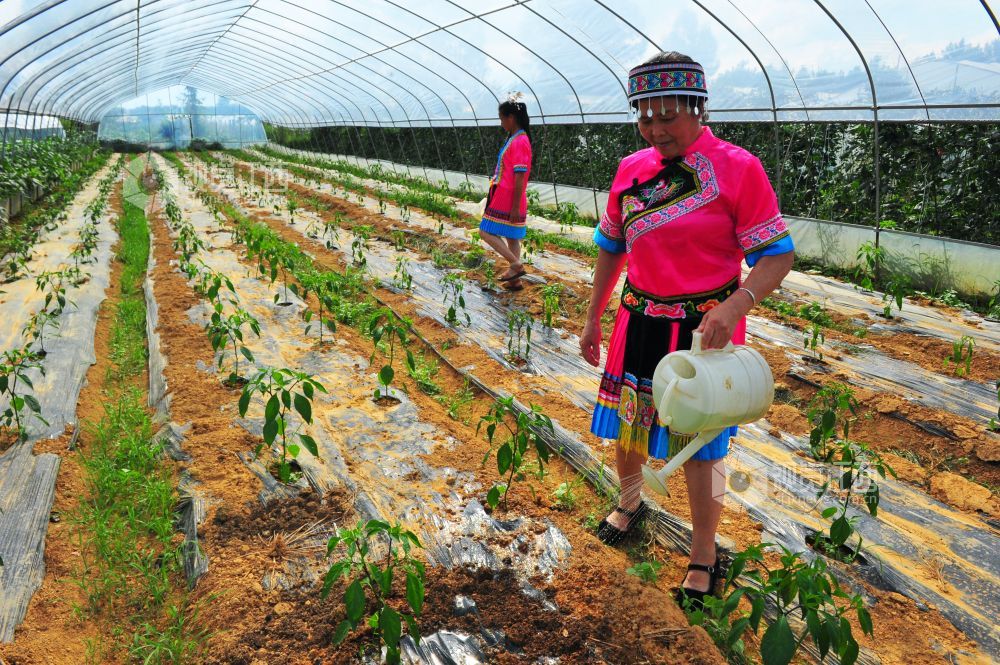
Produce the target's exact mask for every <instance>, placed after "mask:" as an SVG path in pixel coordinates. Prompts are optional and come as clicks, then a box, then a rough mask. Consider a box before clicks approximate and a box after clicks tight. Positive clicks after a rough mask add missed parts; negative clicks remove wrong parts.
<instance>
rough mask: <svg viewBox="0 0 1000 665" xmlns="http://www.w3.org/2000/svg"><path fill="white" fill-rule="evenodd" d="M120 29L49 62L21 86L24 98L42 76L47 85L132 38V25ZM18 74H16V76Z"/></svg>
mask: <svg viewBox="0 0 1000 665" xmlns="http://www.w3.org/2000/svg"><path fill="white" fill-rule="evenodd" d="M118 29H124V31H123V33H122V34H120V35H116V36H115V37H111V38H108V39H106V40H104V41H102V42H98V43H96V44H91V45H89V46H87V47H86V48H83V49H78V50H76V51H74V52H72V53H68V54H65V55H62V56H61V57H60V58H59V59H58V60H57V61H56V62H54V63H48V64H47V65H46V68H45V70H43V71H42V72H41V73H40V74H39V75H37V76H35V77H33V78H32V79H31V80H30V81H29V82H28V83H27V84H25V85H22V86H20V88H19V90H18V93H19V94H21V96H22V99H23V96H24V94H26V90H27V89H29V88H30V87H31V86H33V85H35V84H36V83H37V81H38V80H39V79H40V78H44V77H46V76H47V75H48V81H46V83H45V84H43V85H47V84H48V83H50V82H52V81H55V80H57V79H58V78H59V77H62V76H65V75H67V74H68V73H69V72H70V71H72V70H73V69H74V68H76V67H79V66H81V65H84V64H88V60H89V59H90V58H92V57H94V56H96V55H100V54H102V53H105V52H107V51H110V50H113V49H115V48H118V47H119V46H121V45H122V43H120V42H117V41H116V40H122V39H130V37H131V28H130V26H128V24H123V25H122V26H119V28H116V30H118ZM83 36H84V35H83V34H81V35H78V36H76V37H74V38H73V40H75V39H79V38H82V37H83ZM203 36H204V35H203V34H192V35H189V36H187V37H185V38H184V39H182V40H179V41H178V42H175V43H174V44H172V45H171V46H176V44H180V43H186V42H188V41H189V40H193V39H201V38H203ZM73 40H70V41H73ZM109 42H111V43H109ZM64 45H65V43H62V44H57V45H55V46H52V47H50V48H49V49H48V50H46V51H45V52H44V53H43V54H41V55H40V56H39V57H37V58H35V59H34V60H32V61H31V62H30V63H29V65H30V64H33V63H34V62H37V61H38V60H39V59H41V58H42V57H45V56H46V55H48V54H49V53H50V52H52V51H53V50H55V49H58V48H62V47H63V46H64ZM157 47H159V45H157V46H156V47H154V48H157ZM95 49H97V50H96V51H95V52H93V53H90V52H91V51H94V50H95ZM131 57H132V56H131V55H123V56H120V57H118V58H117V59H115V60H112V61H110V62H108V63H104V64H110V65H112V66H114V65H117V63H118V62H119V61H121V60H122V59H123V58H129V59H130V58H131ZM63 64H66V65H67V66H66V67H64V68H58V67H57V66H61V65H63ZM22 70H23V67H22ZM22 70H19V71H18V72H17V74H19V73H20V71H22ZM17 74H15V76H16V75H17Z"/></svg>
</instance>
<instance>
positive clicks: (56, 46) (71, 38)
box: [0, 0, 231, 93]
mask: <svg viewBox="0 0 1000 665" xmlns="http://www.w3.org/2000/svg"><path fill="white" fill-rule="evenodd" d="M165 1H166V0H147V4H146V7H147V8H149V7H150V6H152V5H154V4H156V3H158V2H165ZM64 2H67V0H59V1H58V2H57V3H56V4H53V5H49V6H47V7H46V8H45V11H48V10H50V9H53V8H55V7H57V6H59V5H61V4H63V3H64ZM225 2H231V0H220V2H216V3H213V4H212V5H208V6H216V5H219V4H223V3H225ZM114 4H116V1H115V0H112V2H108V3H106V4H104V5H101V6H99V7H96V8H94V9H91V10H90V11H88V12H86V13H84V14H81V15H79V16H76V17H74V18H73V19H72V20H71V21H69V22H68V23H64V24H62V25H59V26H58V27H56V28H54V29H52V30H50V31H48V32H47V33H45V34H43V35H39V36H37V37H36V38H35V39H33V40H31V41H30V42H28V43H27V44H25V45H24V46H23V47H22V49H21V50H22V51H23V50H24V48H27V47H30V46H32V45H34V44H36V43H38V42H40V41H42V40H45V39H48V38H49V37H51V36H52V35H53V34H54V33H56V32H58V31H59V30H62V29H64V28H66V27H67V26H69V25H72V24H74V23H76V22H78V21H81V20H83V19H85V18H87V17H88V16H90V15H91V14H94V13H97V12H100V11H102V10H104V9H107V8H108V7H111V6H113V5H114ZM132 11H133V10H132V9H128V10H126V11H124V12H121V13H119V14H117V15H115V16H113V17H111V20H117V19H119V18H122V17H125V16H128V15H129V14H131V13H132ZM159 11H167V10H166V9H163V10H156V11H154V12H153V14H155V13H159ZM19 24H20V22H16V23H15V25H19ZM131 24H132V22H131V21H130V22H126V23H123V24H122V25H121V26H118V27H117V28H114V30H117V29H118V28H124V29H125V30H126V32H130V31H131ZM13 27H14V25H11V26H8V27H7V28H5V29H4V31H2V32H0V35H3V34H4V33H5V32H7V31H9V30H10V29H12V28H13ZM94 31H95V28H94V27H89V28H85V29H83V30H82V31H78V32H76V33H74V34H73V35H69V36H65V37H64V38H62V39H61V40H60V41H57V42H54V43H52V44H50V45H49V47H48V48H47V49H46V50H45V51H43V52H42V53H41V54H40V55H38V56H35V57H34V58H32V59H31V60H29V61H28V62H26V63H25V64H24V65H22V66H21V67H20V68H19V69H18V71H17V72H15V73H14V74H13V75H12V76H11V77H9V78H8V79H7V81H5V82H4V85H3V87H2V88H0V91H2V92H4V93H5V92H6V89H7V87H8V86H9V84H10V82H11V81H12V80H13V79H14V78H15V77H16V76H17V75H19V74H20V73H21V72H22V71H24V69H25V68H26V67H29V66H30V65H32V64H33V63H35V62H38V61H39V60H41V59H42V58H44V57H45V56H46V55H48V54H49V53H51V52H52V51H53V50H56V49H59V48H61V47H63V46H64V45H65V44H67V43H69V42H72V41H74V40H76V39H79V38H81V37H83V36H85V35H86V34H87V33H90V32H94ZM117 37H118V35H115V36H113V37H107V36H106V37H105V39H104V41H102V42H98V45H101V44H104V43H107V42H108V41H111V40H113V39H116V38H117ZM12 55H13V54H12ZM6 62H7V60H6V59H5V60H4V61H3V62H0V67H2V66H3V65H4V64H5V63H6Z"/></svg>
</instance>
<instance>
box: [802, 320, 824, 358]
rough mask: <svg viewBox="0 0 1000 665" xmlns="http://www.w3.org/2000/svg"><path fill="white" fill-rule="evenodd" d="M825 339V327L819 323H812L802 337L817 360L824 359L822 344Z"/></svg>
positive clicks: (804, 343) (803, 342)
mask: <svg viewBox="0 0 1000 665" xmlns="http://www.w3.org/2000/svg"><path fill="white" fill-rule="evenodd" d="M825 341H826V336H825V335H824V334H823V327H822V326H821V325H819V324H818V323H812V324H810V325H809V327H808V328H807V329H806V332H805V336H804V337H803V338H802V344H803V346H804V347H805V348H806V349H807V350H808V351H809V352H810V353H811V354H812V355H813V357H814V358H816V360H823V351H822V346H823V342H825Z"/></svg>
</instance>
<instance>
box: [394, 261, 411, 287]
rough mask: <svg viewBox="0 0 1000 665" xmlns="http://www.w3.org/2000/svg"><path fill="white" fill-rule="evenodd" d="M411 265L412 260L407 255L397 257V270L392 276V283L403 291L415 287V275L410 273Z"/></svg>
mask: <svg viewBox="0 0 1000 665" xmlns="http://www.w3.org/2000/svg"><path fill="white" fill-rule="evenodd" d="M409 265H410V260H409V259H408V258H406V257H405V256H397V257H396V272H395V273H394V274H393V276H392V283H393V285H394V286H395V287H396V288H397V289H400V290H402V291H409V290H410V289H412V288H413V276H412V275H410V271H409V268H408V266H409Z"/></svg>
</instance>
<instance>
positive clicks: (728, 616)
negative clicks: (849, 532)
mask: <svg viewBox="0 0 1000 665" xmlns="http://www.w3.org/2000/svg"><path fill="white" fill-rule="evenodd" d="M766 547H767V548H770V547H774V546H773V545H771V544H768V543H764V544H761V545H752V546H750V547H749V548H747V549H745V550H743V551H742V552H738V553H736V554H735V555H734V557H733V562H732V564H731V565H730V567H729V571H728V573H727V575H726V584H725V588H724V589H723V592H722V597H721V598H715V597H713V596H707V597H706V598H705V601H704V603H705V606H704V609H703V610H701V609H698V610H694V611H691V612H690V614H689V616H688V620H689V621H690V622H691V625H695V626H703V627H704V628H705V629H706V630H707V631H708V634H709V635H710V636H711V637H712V638H713V640H714V641H715V642H716V644H718V645H719V647H720V649H721V650H722V652H723V654H724V655H726V656H727V657H730V656H732V655H734V654H736V655H741V654H743V649H744V646H745V645H744V644H743V640H742V635H743V634H744V632H746V630H747V629H750V630H751V631H753V633H754V634H757V633H759V632H760V625H761V619H762V618H763V616H764V608H765V605H767V604H768V603H774V605H775V611H776V615H777V618H776V619H775V621H774V622H773V623H772V624H771V625H770V626H768V627H767V628H766V629H765V631H764V635H763V637H762V638H761V640H760V655H761V660H762V661H763V662H765V663H769V664H772V663H773V664H776V665H787V663H790V662H791V661H792V658H793V657H794V656H795V653H796V651H798V649H799V647H800V646H801V644H802V643H803V642H804V641H805V640H806V638H807V637H808V638H810V639H812V641H813V643H814V644H815V645H816V648H817V649H818V651H819V660H821V661H822V660H824V659H825V658H826V656H827V654H829V653H831V652H832V653H834V654H836V655H837V658H838V659H839V661H840V663H841V664H842V665H853V664H854V663H855V661H856V660H857V658H858V652H859V647H858V643H857V640H856V639H855V637H854V635H853V633H852V629H851V623H850V622H849V621H848V620H847V618H846V615H847V614H848V613H856V614H857V618H858V624H859V626H860V627H861V630H862V632H864V633H865V634H866V635H872V632H873V626H872V618H871V615H870V614H869V612H868V610H867V609H866V608H865V606H864V598H862V597H861V596H860V595H856V594H855V595H851V594H849V593H848V592H847V591H845V590H844V589H842V588H841V586H840V583H839V581H838V580H837V576H836V575H834V574H833V573H832V572H831V571H830V569H829V568H828V567H827V564H826V561H825V560H824V559H823V558H822V557H814V558H812V559H811V560H807V559H806V558H805V557H804V556H803V555H802V553H801V552H792V551H790V550H788V549H787V548H785V547H784V546H781V557H780V565H779V566H777V567H775V568H770V567H769V566H768V564H767V563H766V561H765V557H764V548H766ZM741 575H743V576H744V577H748V578H750V579H752V580H753V581H754V583H753V584H747V585H745V586H741V587H740V588H736V587H735V585H734V581H735V580H736V579H737V578H738V577H739V576H741ZM744 598H745V599H746V600H747V601H748V602H749V604H750V607H751V610H750V612H749V614H747V613H742V612H741V613H739V614H734V613H735V612H737V610H738V608H739V607H740V600H741V599H744ZM688 609H689V610H690V609H693V608H688ZM793 615H794V616H798V617H804V618H805V622H804V626H805V627H804V628H803V629H802V632H801V633H799V634H798V635H796V634H795V633H794V632H793V630H792V627H791V625H790V624H789V617H790V616H793ZM734 617H735V620H734Z"/></svg>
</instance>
